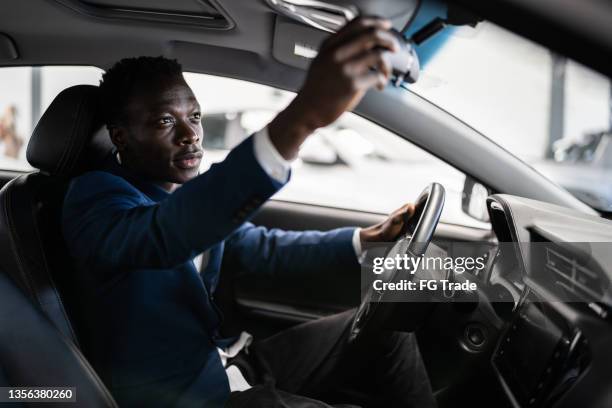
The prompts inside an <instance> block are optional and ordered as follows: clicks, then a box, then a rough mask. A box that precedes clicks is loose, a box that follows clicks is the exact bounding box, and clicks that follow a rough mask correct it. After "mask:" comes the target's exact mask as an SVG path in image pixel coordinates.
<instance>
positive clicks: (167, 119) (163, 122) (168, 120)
mask: <svg viewBox="0 0 612 408" xmlns="http://www.w3.org/2000/svg"><path fill="white" fill-rule="evenodd" d="M173 122H174V120H173V119H172V118H171V117H165V118H161V119H160V120H159V124H160V125H168V124H171V123H173Z"/></svg>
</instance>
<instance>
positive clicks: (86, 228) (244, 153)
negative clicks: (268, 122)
mask: <svg viewBox="0 0 612 408" xmlns="http://www.w3.org/2000/svg"><path fill="white" fill-rule="evenodd" d="M281 186H282V185H281V184H280V183H278V182H276V181H274V180H273V179H271V178H270V177H269V176H268V175H267V174H266V173H265V171H264V170H263V169H262V168H261V166H260V165H259V163H258V162H257V160H256V158H255V157H254V153H253V145H252V139H251V138H248V139H246V140H245V141H244V142H243V143H241V144H240V145H239V146H237V147H236V148H235V149H234V150H232V151H231V152H230V154H229V155H228V156H227V158H226V159H225V160H224V161H223V162H221V163H218V164H215V165H213V166H212V167H211V168H210V170H209V171H207V172H206V173H204V174H201V175H199V176H198V177H196V178H194V179H192V180H190V181H189V182H187V183H185V184H184V185H183V186H182V187H181V188H179V189H178V190H177V191H175V192H174V193H173V194H171V195H169V196H168V198H166V199H165V200H162V201H161V202H159V203H151V202H150V201H149V200H147V199H146V198H145V197H144V196H143V195H142V194H141V193H140V192H139V191H138V190H137V189H136V188H135V187H133V186H132V185H131V184H129V183H128V182H127V181H125V180H124V179H123V178H121V177H118V176H115V175H112V174H110V173H106V172H101V171H98V172H91V173H88V174H85V175H83V176H81V177H79V178H77V179H75V180H74V181H73V183H72V184H71V186H70V187H69V190H68V192H67V195H66V198H65V201H64V207H63V213H62V216H63V217H62V218H63V219H62V226H63V233H64V237H65V239H66V243H67V245H68V248H69V250H70V252H71V253H72V255H73V256H74V257H75V258H78V259H79V260H80V261H82V262H86V263H87V262H95V263H97V264H98V265H99V264H103V265H101V266H106V267H121V268H123V269H125V268H132V267H133V268H136V267H138V268H143V267H149V268H168V267H173V266H176V265H178V264H180V263H183V262H185V261H187V260H189V259H192V258H193V257H194V256H195V255H196V254H198V253H200V252H202V251H204V250H206V249H207V248H209V247H211V246H212V245H214V244H215V243H218V242H220V241H222V240H223V239H225V238H226V237H227V236H228V235H229V234H230V233H231V232H232V231H234V230H236V229H237V228H239V227H240V226H241V225H242V224H243V223H244V222H245V220H246V219H248V218H249V217H250V216H251V215H252V214H253V212H255V210H256V209H257V208H258V207H259V206H260V205H261V204H262V203H263V202H264V201H265V200H267V199H268V198H269V197H270V196H271V195H272V194H274V193H275V192H276V191H277V190H278V189H279V188H280V187H281Z"/></svg>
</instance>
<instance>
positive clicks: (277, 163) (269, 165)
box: [253, 127, 291, 183]
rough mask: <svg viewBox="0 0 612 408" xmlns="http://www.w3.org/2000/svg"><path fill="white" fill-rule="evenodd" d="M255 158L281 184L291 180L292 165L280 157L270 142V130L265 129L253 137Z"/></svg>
mask: <svg viewBox="0 0 612 408" xmlns="http://www.w3.org/2000/svg"><path fill="white" fill-rule="evenodd" d="M253 150H254V153H255V158H256V159H257V161H258V162H259V165H260V166H261V167H262V168H263V169H264V171H265V172H266V173H267V174H268V176H270V177H271V178H273V179H274V180H276V181H278V182H279V183H286V182H287V181H288V180H289V172H290V170H291V163H290V162H289V161H288V160H285V159H284V158H283V156H281V155H280V153H279V152H278V150H276V147H274V145H273V144H272V141H271V140H270V135H269V134H268V128H267V127H265V128H263V129H261V130H260V131H259V132H257V133H255V135H254V136H253Z"/></svg>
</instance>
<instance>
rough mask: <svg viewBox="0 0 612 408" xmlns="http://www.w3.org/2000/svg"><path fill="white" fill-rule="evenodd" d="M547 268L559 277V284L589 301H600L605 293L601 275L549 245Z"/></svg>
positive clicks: (547, 249)
mask: <svg viewBox="0 0 612 408" xmlns="http://www.w3.org/2000/svg"><path fill="white" fill-rule="evenodd" d="M546 268H547V269H548V270H549V271H551V272H552V273H553V274H554V275H556V276H557V277H558V278H561V279H560V281H559V284H560V285H561V286H563V287H564V288H565V289H566V290H570V291H572V292H574V293H575V294H576V295H578V296H579V299H584V300H587V301H599V300H601V298H602V297H603V294H604V290H603V287H604V282H603V280H602V278H601V276H600V275H599V274H598V273H597V272H594V271H592V270H590V269H588V268H586V267H584V266H582V265H580V264H579V263H578V261H577V260H576V259H574V258H572V257H569V256H566V255H564V254H562V253H561V252H559V251H557V250H555V249H553V248H551V247H548V248H546Z"/></svg>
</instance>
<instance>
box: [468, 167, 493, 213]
mask: <svg viewBox="0 0 612 408" xmlns="http://www.w3.org/2000/svg"><path fill="white" fill-rule="evenodd" d="M490 194H491V192H490V191H489V189H488V188H486V187H485V186H484V185H482V184H480V183H479V182H477V181H476V180H474V179H473V178H471V177H470V176H467V175H466V176H465V183H464V184H463V192H462V193H461V209H462V210H463V212H464V213H466V214H467V215H469V216H470V217H472V218H475V219H477V220H478V221H482V222H489V212H488V211H487V197H488V196H489V195H490Z"/></svg>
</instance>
